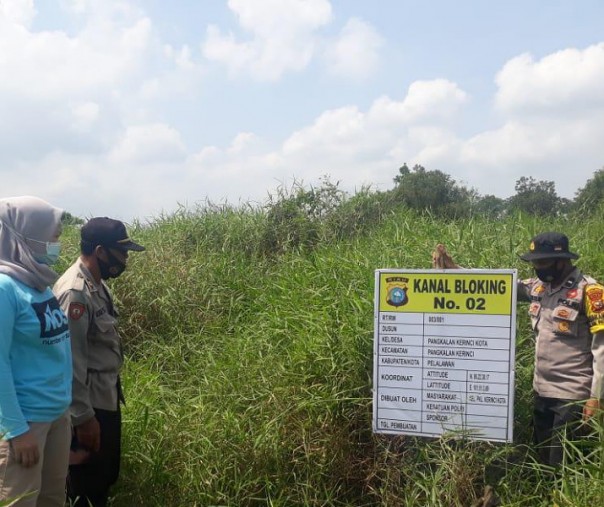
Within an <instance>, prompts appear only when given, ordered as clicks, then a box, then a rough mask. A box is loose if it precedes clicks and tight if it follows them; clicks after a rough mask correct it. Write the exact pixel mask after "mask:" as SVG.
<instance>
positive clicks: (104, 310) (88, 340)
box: [53, 260, 123, 426]
mask: <svg viewBox="0 0 604 507" xmlns="http://www.w3.org/2000/svg"><path fill="white" fill-rule="evenodd" d="M53 291H54V293H55V295H56V297H57V299H58V300H59V303H60V304H61V308H62V309H63V311H64V312H65V314H66V315H67V317H68V322H69V332H70V334H71V348H72V355H73V389H72V392H73V395H72V396H73V400H72V403H71V419H72V423H73V424H74V426H77V425H79V424H81V423H83V422H85V421H87V420H88V419H91V418H92V417H93V416H94V410H93V409H95V408H97V409H103V410H112V411H116V410H118V403H119V399H120V397H121V392H120V391H119V386H118V382H119V372H120V370H121V367H122V363H123V353H122V341H121V338H120V335H119V333H118V330H117V312H116V310H115V308H114V307H113V301H112V297H111V293H110V291H109V289H108V288H107V286H106V284H105V283H104V282H103V281H101V283H99V284H97V283H96V282H95V281H94V279H93V277H92V275H91V274H90V272H89V271H88V269H86V267H85V266H84V265H83V264H82V261H81V260H78V261H77V262H76V263H74V264H73V265H72V266H71V267H70V268H69V269H68V270H67V271H66V272H65V273H64V274H63V276H61V278H59V280H58V281H57V283H56V284H55V286H54V288H53Z"/></svg>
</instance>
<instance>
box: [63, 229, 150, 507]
mask: <svg viewBox="0 0 604 507" xmlns="http://www.w3.org/2000/svg"><path fill="white" fill-rule="evenodd" d="M80 249H81V255H80V258H79V259H78V260H77V261H76V262H75V263H74V264H73V265H72V266H71V267H70V268H69V269H68V270H67V271H66V272H65V273H64V274H63V276H61V278H60V279H59V280H58V281H57V283H56V284H55V286H54V289H53V290H54V292H55V295H56V296H57V299H58V300H59V302H60V303H61V307H62V308H63V311H64V312H65V314H66V315H67V317H68V322H69V331H70V334H71V343H72V355H73V374H74V376H73V386H72V387H73V389H72V391H73V393H72V397H73V399H72V403H71V420H72V424H73V427H74V438H73V441H72V452H71V459H70V466H69V476H68V483H67V492H68V496H69V498H70V500H71V501H72V502H73V503H72V505H77V506H89V505H92V506H94V507H99V506H105V505H106V504H107V500H108V496H109V488H110V486H111V485H112V484H113V483H114V482H115V481H116V480H117V477H118V475H119V466H120V436H121V415H120V407H119V404H120V401H123V396H122V391H121V387H120V380H119V373H120V369H121V366H122V362H123V354H122V342H121V338H120V335H119V333H118V330H117V315H118V314H117V311H116V310H115V307H114V305H113V299H112V296H111V292H110V291H109V288H108V287H107V285H106V284H105V282H104V280H107V279H109V278H116V277H118V276H120V275H121V274H122V272H123V271H124V269H126V263H127V259H128V251H130V250H133V251H137V252H140V251H143V250H144V247H142V246H140V245H139V244H137V243H135V242H134V241H132V240H131V239H130V238H129V237H128V233H127V231H126V227H125V226H124V224H123V223H122V222H120V221H119V220H113V219H111V218H107V217H97V218H92V219H90V220H89V221H88V222H87V223H86V224H85V225H84V226H83V227H82V229H81V243H80Z"/></svg>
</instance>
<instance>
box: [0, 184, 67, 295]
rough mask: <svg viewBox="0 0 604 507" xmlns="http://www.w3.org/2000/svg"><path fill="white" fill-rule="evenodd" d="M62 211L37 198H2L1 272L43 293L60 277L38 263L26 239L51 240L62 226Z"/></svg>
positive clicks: (0, 224)
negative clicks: (60, 225)
mask: <svg viewBox="0 0 604 507" xmlns="http://www.w3.org/2000/svg"><path fill="white" fill-rule="evenodd" d="M62 215H63V210H62V209H59V208H55V207H54V206H51V205H50V204H48V203H47V202H46V201H43V200H42V199H38V198H37V197H29V196H24V197H8V198H6V199H0V273H5V274H7V275H9V276H10V277H12V278H15V279H17V280H19V281H20V282H23V283H24V284H26V285H28V286H29V287H32V288H34V289H37V290H39V291H43V290H45V289H46V287H49V286H51V285H52V284H53V283H54V282H55V281H56V279H57V278H58V275H57V274H56V273H55V272H54V271H53V270H52V269H51V268H49V267H48V266H47V265H46V264H41V263H39V262H37V261H36V260H35V259H34V257H33V252H32V249H31V247H30V246H29V244H28V242H27V241H26V240H27V239H29V240H35V241H41V242H47V241H50V240H51V239H52V238H53V236H54V235H55V233H56V232H57V228H58V227H59V224H60V223H61V216H62Z"/></svg>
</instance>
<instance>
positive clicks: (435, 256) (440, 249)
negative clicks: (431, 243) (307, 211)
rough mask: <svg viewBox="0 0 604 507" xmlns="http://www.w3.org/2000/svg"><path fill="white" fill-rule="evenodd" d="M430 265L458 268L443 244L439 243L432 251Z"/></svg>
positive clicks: (437, 267)
mask: <svg viewBox="0 0 604 507" xmlns="http://www.w3.org/2000/svg"><path fill="white" fill-rule="evenodd" d="M432 267H433V268H434V269H459V266H458V265H457V264H456V263H455V261H454V260H453V258H452V257H451V256H450V255H449V254H448V253H447V249H446V247H445V245H443V244H442V243H439V244H438V245H436V248H435V249H434V252H432Z"/></svg>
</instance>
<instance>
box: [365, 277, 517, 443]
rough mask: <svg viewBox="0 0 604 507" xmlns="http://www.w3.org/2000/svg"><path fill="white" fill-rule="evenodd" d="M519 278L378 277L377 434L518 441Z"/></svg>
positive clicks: (375, 381)
mask: <svg viewBox="0 0 604 507" xmlns="http://www.w3.org/2000/svg"><path fill="white" fill-rule="evenodd" d="M516 276H517V275H516V270H479V269H472V270H467V269H453V270H401V269H379V270H376V274H375V331H374V363H373V431H374V432H375V433H392V434H405V435H416V436H429V437H434V436H439V435H441V434H443V433H445V432H450V431H462V432H463V434H464V435H465V436H468V437H471V438H476V439H483V440H493V441H500V442H511V441H512V438H513V434H512V433H513V417H514V359H515V338H516Z"/></svg>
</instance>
